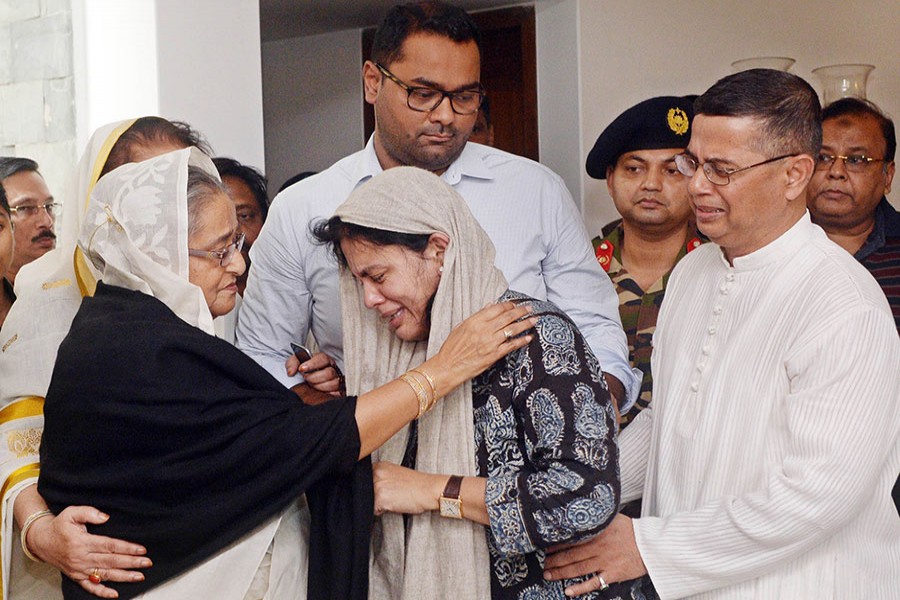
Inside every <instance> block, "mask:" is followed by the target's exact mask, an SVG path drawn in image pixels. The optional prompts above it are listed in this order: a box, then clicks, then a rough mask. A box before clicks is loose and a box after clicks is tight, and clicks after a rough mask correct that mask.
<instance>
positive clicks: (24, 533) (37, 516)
mask: <svg viewBox="0 0 900 600" xmlns="http://www.w3.org/2000/svg"><path fill="white" fill-rule="evenodd" d="M52 516H53V512H51V511H49V510H39V511H37V512H36V513H33V514H32V515H31V516H29V517H28V518H27V519H25V524H24V525H22V535H20V536H19V540H20V541H21V542H22V552H24V553H25V556H27V557H28V558H30V559H31V560H33V561H34V562H44V561H42V560H41V559H39V558H38V557H37V556H35V555H34V554H32V553H31V550H29V549H28V543H27V542H26V541H25V538H26V537H27V536H28V530H29V529H31V526H32V525H34V524H35V522H36V521H37V520H38V519H40V518H42V517H52Z"/></svg>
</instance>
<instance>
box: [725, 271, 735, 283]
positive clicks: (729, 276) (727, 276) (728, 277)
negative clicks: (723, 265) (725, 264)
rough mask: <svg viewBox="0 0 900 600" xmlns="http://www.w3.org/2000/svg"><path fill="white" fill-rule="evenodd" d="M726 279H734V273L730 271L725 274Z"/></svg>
mask: <svg viewBox="0 0 900 600" xmlns="http://www.w3.org/2000/svg"><path fill="white" fill-rule="evenodd" d="M725 281H734V273H729V274H728V275H726V276H725Z"/></svg>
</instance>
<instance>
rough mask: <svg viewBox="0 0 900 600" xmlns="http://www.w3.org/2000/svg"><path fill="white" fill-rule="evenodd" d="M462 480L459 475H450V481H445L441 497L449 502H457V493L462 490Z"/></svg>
mask: <svg viewBox="0 0 900 600" xmlns="http://www.w3.org/2000/svg"><path fill="white" fill-rule="evenodd" d="M462 480H463V478H462V477H461V476H459V475H451V476H450V479H448V480H447V485H446V486H445V487H444V493H443V494H441V497H442V498H447V499H450V500H459V493H460V490H461V489H462Z"/></svg>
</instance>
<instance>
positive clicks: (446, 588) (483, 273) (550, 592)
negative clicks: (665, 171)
mask: <svg viewBox="0 0 900 600" xmlns="http://www.w3.org/2000/svg"><path fill="white" fill-rule="evenodd" d="M315 233H316V236H317V237H318V239H319V240H320V241H321V242H324V243H330V244H332V248H333V249H334V251H335V254H336V256H337V259H338V261H339V262H340V263H341V265H342V267H343V268H342V270H341V298H342V312H343V323H344V348H345V360H346V373H347V384H348V386H347V387H348V390H350V391H351V393H352V392H355V391H358V390H360V389H368V388H370V387H372V386H374V385H380V384H381V383H383V382H385V381H389V380H390V379H392V378H394V377H396V376H397V375H399V374H400V373H403V372H404V371H406V370H408V369H409V368H410V366H412V365H415V364H417V363H418V362H420V361H422V360H424V359H425V358H427V357H429V356H432V355H433V354H434V353H435V352H437V350H438V348H440V347H441V344H442V343H444V340H445V339H446V338H447V335H448V333H449V332H450V331H451V329H452V328H453V327H454V326H455V325H456V324H458V323H460V322H462V321H463V319H465V318H466V317H468V316H469V315H471V314H472V313H474V312H475V311H476V310H478V309H479V308H480V307H482V306H484V305H485V304H486V303H490V302H495V301H498V300H500V301H512V302H517V303H522V304H530V305H531V306H532V307H533V308H534V312H535V314H536V315H540V321H539V323H538V324H537V325H536V327H535V335H534V339H533V340H532V342H531V343H530V344H529V345H528V346H526V347H524V348H522V349H521V350H519V351H517V352H514V353H512V354H510V355H508V356H507V357H506V358H504V359H501V360H499V361H498V362H497V363H495V364H494V365H493V366H492V367H491V368H490V369H488V370H487V371H486V372H485V373H484V374H482V375H480V376H479V377H477V378H475V379H474V380H472V381H471V382H467V383H466V384H465V385H463V386H461V387H460V388H458V389H457V390H456V391H455V392H453V394H451V396H450V397H448V398H447V399H446V400H445V401H444V402H443V403H442V404H441V405H440V406H439V407H437V408H436V409H435V410H434V411H432V412H431V413H429V414H428V415H425V416H423V417H422V418H420V419H418V420H417V421H416V422H415V426H412V427H410V428H409V429H408V430H405V431H403V432H402V433H401V434H398V435H397V436H394V437H393V438H392V439H391V440H390V441H389V442H388V443H387V444H386V445H385V446H384V447H383V448H382V450H381V451H379V453H378V454H377V460H379V461H382V462H380V463H378V464H376V465H375V508H376V513H377V514H381V518H380V519H379V520H378V522H377V524H376V529H375V532H374V534H373V553H374V556H373V559H374V562H373V571H372V584H371V590H370V597H371V598H373V599H375V600H380V599H387V598H390V599H392V600H413V599H419V598H454V599H457V600H484V599H485V598H493V599H494V600H499V599H506V598H510V599H511V598H515V599H517V600H524V599H536V598H562V597H564V595H563V589H564V585H563V583H562V582H545V581H544V579H543V556H544V553H543V550H544V549H545V548H547V547H548V546H551V545H554V544H559V543H564V542H571V541H575V540H579V539H584V538H586V537H589V536H592V535H595V534H596V533H597V532H599V531H600V530H602V529H603V528H604V527H605V526H606V524H608V523H609V522H610V521H611V519H612V518H613V516H614V515H615V513H616V509H617V505H618V499H619V482H618V450H617V447H616V444H615V434H616V414H615V409H614V407H613V405H612V403H611V401H610V396H609V393H608V390H607V389H606V385H605V383H604V380H603V377H602V375H601V371H600V365H599V364H598V362H597V360H596V359H595V357H594V356H593V354H592V353H591V351H590V349H589V347H588V345H587V344H586V343H585V340H584V338H582V336H581V334H580V333H579V332H578V329H577V328H576V327H575V325H574V324H573V323H572V321H571V320H570V319H568V318H567V317H566V316H565V315H564V314H563V313H562V312H560V311H559V309H557V308H556V307H554V306H553V305H552V304H550V303H547V302H541V301H537V300H533V299H531V298H528V297H526V296H523V295H522V294H519V293H516V292H513V291H509V290H507V283H506V280H505V279H504V278H503V276H502V274H501V273H500V271H499V270H498V269H497V268H495V267H494V247H493V245H492V244H491V242H490V240H489V239H488V237H487V235H486V234H485V232H484V231H483V230H482V229H481V227H480V226H479V225H478V223H477V222H476V221H475V219H474V218H473V217H472V214H471V213H470V212H469V209H468V207H467V206H466V204H465V202H464V201H463V200H462V198H460V196H459V195H458V194H457V193H456V192H455V191H454V190H453V188H452V187H450V186H449V185H447V184H446V183H445V182H443V181H442V180H441V179H440V178H438V177H437V176H435V175H433V174H431V173H428V172H426V171H422V170H419V169H415V168H412V167H399V168H394V169H389V170H387V171H385V172H383V173H381V174H379V175H377V176H376V177H374V178H373V179H371V180H370V181H368V182H367V183H365V184H363V185H362V186H360V187H359V188H357V190H356V191H354V192H353V194H351V196H350V198H349V199H348V200H347V201H346V202H345V203H344V204H343V205H341V206H340V207H339V208H338V210H337V211H336V213H335V216H334V217H333V218H332V219H330V220H329V221H327V222H324V223H322V224H319V225H318V226H317V227H316V231H315ZM513 334H514V332H511V331H507V332H506V335H507V336H511V335H513ZM570 583H571V582H570Z"/></svg>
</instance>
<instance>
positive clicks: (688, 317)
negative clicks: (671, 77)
mask: <svg viewBox="0 0 900 600" xmlns="http://www.w3.org/2000/svg"><path fill="white" fill-rule="evenodd" d="M694 110H695V118H694V122H693V132H692V134H691V141H690V143H689V144H688V147H687V149H686V150H685V153H684V155H683V158H682V159H680V160H679V161H678V162H679V165H678V167H679V170H680V171H681V172H682V173H684V174H685V175H686V176H688V177H690V180H689V183H688V190H689V192H690V194H691V203H692V205H693V208H694V214H695V216H696V218H697V224H698V227H699V228H700V230H701V231H702V232H703V233H705V234H706V235H707V236H708V237H709V238H710V240H711V242H712V243H710V244H704V245H703V246H700V247H699V248H697V249H696V250H695V251H694V252H692V253H691V254H690V255H688V256H687V257H685V258H684V259H683V260H682V261H681V262H679V264H678V268H677V269H676V270H675V272H674V273H673V274H672V277H671V278H670V279H669V285H668V287H667V289H666V301H665V304H664V306H663V310H662V311H661V313H660V317H659V320H658V322H657V327H656V332H655V333H654V336H653V346H654V347H653V358H652V363H653V378H654V390H653V392H654V398H653V403H652V404H651V406H650V407H649V408H647V409H645V410H644V411H642V412H641V413H640V414H639V415H638V417H637V418H636V419H635V420H634V421H633V422H632V423H631V425H629V427H628V429H626V430H624V431H623V432H622V434H621V435H620V437H619V445H620V464H621V466H622V470H621V475H622V501H623V502H626V501H628V500H631V499H633V498H635V497H638V496H643V511H642V513H641V517H640V518H637V519H629V518H628V517H625V516H623V515H621V514H620V515H617V516H616V518H615V519H614V520H613V522H612V524H610V525H609V527H607V529H606V530H604V531H603V532H601V533H600V534H599V535H598V536H597V537H596V538H595V539H594V540H591V541H589V542H587V543H585V544H582V545H580V546H576V547H575V548H571V549H562V550H560V551H558V552H557V553H554V554H551V555H550V556H548V558H547V562H546V567H547V572H548V576H549V577H550V578H551V579H562V578H565V577H573V576H578V575H593V576H592V577H590V578H589V579H587V580H586V581H584V582H582V583H579V584H576V585H574V586H570V589H568V590H567V591H568V592H569V593H570V594H571V595H572V596H576V595H579V594H584V593H586V592H590V591H593V590H596V589H599V588H602V586H603V584H604V583H613V582H617V581H621V580H623V579H631V578H634V577H636V576H640V575H643V574H645V573H648V574H649V575H650V578H651V580H652V581H653V585H654V587H655V589H656V590H657V591H658V592H659V596H660V597H662V598H687V597H691V598H694V597H698V598H699V597H702V598H709V599H722V600H724V599H726V598H747V599H757V600H768V599H770V598H791V599H792V600H818V599H819V598H822V597H823V596H827V597H830V598H879V599H884V600H888V599H893V598H896V597H897V582H898V581H900V561H898V556H900V554H898V552H900V546H898V540H900V519H898V518H897V513H896V511H895V508H894V505H893V503H892V502H891V497H890V494H891V488H892V487H893V485H894V482H895V480H896V477H897V472H898V470H900V338H898V336H897V333H896V330H895V328H894V322H893V319H892V318H891V313H890V308H889V307H888V304H887V302H886V301H885V298H884V294H883V293H882V292H881V289H880V288H879V287H878V284H877V283H876V282H875V281H874V280H873V279H872V277H871V276H869V274H868V273H866V272H865V270H863V269H862V268H860V266H859V265H858V264H857V263H856V261H855V260H854V259H853V257H851V256H850V255H849V254H848V253H847V252H845V251H844V250H842V249H841V248H840V247H838V246H837V245H836V244H834V243H833V242H832V241H831V240H829V239H828V238H827V237H826V236H825V233H824V232H823V231H822V230H821V229H820V228H819V227H817V226H816V225H814V224H813V223H812V221H811V220H810V217H809V214H808V213H807V211H806V185H807V184H808V182H809V180H810V178H811V177H812V174H813V171H814V170H815V168H816V156H817V155H818V154H819V152H820V147H821V139H822V138H821V135H822V134H821V122H820V113H821V110H820V107H819V101H818V97H817V95H816V92H815V90H813V89H812V87H811V86H810V85H809V84H808V83H806V82H805V81H803V80H802V79H800V78H799V77H797V76H795V75H791V74H789V73H783V72H780V71H773V70H769V69H752V70H749V71H743V72H740V73H737V74H734V75H731V76H728V77H726V78H724V79H722V80H720V81H718V82H717V83H716V84H715V85H713V87H711V88H710V89H709V90H707V91H706V92H705V93H704V94H703V95H701V96H700V97H699V98H697V100H696V102H695V103H694ZM835 565H839V568H836V567H835Z"/></svg>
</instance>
